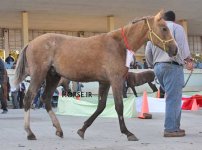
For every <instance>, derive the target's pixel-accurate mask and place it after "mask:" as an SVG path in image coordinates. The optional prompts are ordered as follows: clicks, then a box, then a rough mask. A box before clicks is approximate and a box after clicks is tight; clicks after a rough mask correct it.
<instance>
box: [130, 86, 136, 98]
mask: <svg viewBox="0 0 202 150" xmlns="http://www.w3.org/2000/svg"><path fill="white" fill-rule="evenodd" d="M131 89H132V91H133V93H134V95H135V96H136V97H137V92H136V90H135V86H132V87H131Z"/></svg>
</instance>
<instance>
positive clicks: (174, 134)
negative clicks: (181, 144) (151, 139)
mask: <svg viewBox="0 0 202 150" xmlns="http://www.w3.org/2000/svg"><path fill="white" fill-rule="evenodd" d="M183 136H185V130H182V129H180V130H179V131H173V132H168V131H164V137H183Z"/></svg>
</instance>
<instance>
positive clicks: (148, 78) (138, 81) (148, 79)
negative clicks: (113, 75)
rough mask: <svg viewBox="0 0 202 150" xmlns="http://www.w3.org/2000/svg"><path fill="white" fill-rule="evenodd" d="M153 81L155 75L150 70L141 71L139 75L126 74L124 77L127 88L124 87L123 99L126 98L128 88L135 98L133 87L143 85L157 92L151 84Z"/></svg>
mask: <svg viewBox="0 0 202 150" xmlns="http://www.w3.org/2000/svg"><path fill="white" fill-rule="evenodd" d="M154 79H155V74H154V72H153V71H151V70H148V71H143V72H139V73H133V72H128V75H127V77H126V84H127V86H124V90H123V97H124V98H127V90H128V88H129V87H130V88H131V89H132V91H133V93H134V95H135V96H136V97H137V92H136V90H135V86H140V85H143V84H145V83H148V84H149V86H150V88H151V89H152V91H153V92H156V91H158V89H157V87H156V85H155V84H153V83H152V82H153V81H154Z"/></svg>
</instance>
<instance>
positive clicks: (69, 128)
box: [0, 109, 202, 150]
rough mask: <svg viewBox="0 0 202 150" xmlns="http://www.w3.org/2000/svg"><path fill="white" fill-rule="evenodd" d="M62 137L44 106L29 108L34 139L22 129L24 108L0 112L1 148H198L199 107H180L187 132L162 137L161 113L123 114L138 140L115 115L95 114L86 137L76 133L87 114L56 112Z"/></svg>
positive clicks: (201, 129) (200, 142)
mask: <svg viewBox="0 0 202 150" xmlns="http://www.w3.org/2000/svg"><path fill="white" fill-rule="evenodd" d="M58 119H59V120H60V123H61V126H62V129H63V132H64V138H63V139H61V138H59V137H57V136H56V135H55V128H53V126H52V123H51V121H50V118H49V116H48V114H47V113H46V111H45V110H44V109H36V110H32V111H31V128H32V131H33V132H34V133H35V135H36V137H37V140H36V141H28V140H27V139H26V133H25V131H24V129H23V110H22V109H18V110H16V109H9V111H8V113H7V114H0V150H139V149H141V150H156V149H158V150H171V149H172V150H201V149H202V148H201V147H202V110H199V111H196V112H193V111H183V113H182V128H183V129H185V130H186V134H187V135H186V136H185V137H181V138H164V137H163V136H162V135H163V122H164V121H163V120H164V114H163V113H153V119H151V120H141V119H138V118H125V122H126V125H127V127H128V129H129V130H130V131H131V132H133V133H134V134H135V135H136V136H137V137H138V138H139V141H137V142H131V141H127V138H126V136H125V135H123V134H121V132H120V130H119V123H118V119H117V118H101V117H100V118H97V120H96V121H95V122H94V123H93V125H92V126H91V127H90V128H89V129H88V130H87V131H86V134H85V140H82V139H81V138H80V137H79V136H78V135H77V133H76V132H77V130H78V129H79V128H80V127H81V126H82V125H83V122H84V121H85V120H86V119H87V118H86V117H75V116H58Z"/></svg>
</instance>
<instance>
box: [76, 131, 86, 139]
mask: <svg viewBox="0 0 202 150" xmlns="http://www.w3.org/2000/svg"><path fill="white" fill-rule="evenodd" d="M84 133H85V132H83V131H82V130H81V129H79V130H78V131H77V134H78V135H79V136H80V137H81V138H82V139H84Z"/></svg>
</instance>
